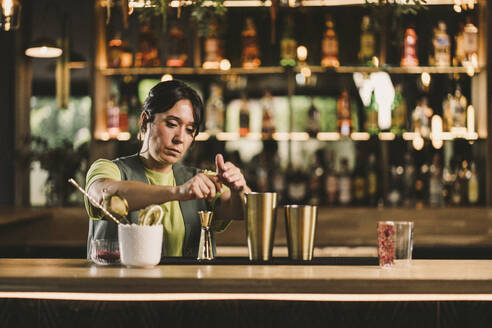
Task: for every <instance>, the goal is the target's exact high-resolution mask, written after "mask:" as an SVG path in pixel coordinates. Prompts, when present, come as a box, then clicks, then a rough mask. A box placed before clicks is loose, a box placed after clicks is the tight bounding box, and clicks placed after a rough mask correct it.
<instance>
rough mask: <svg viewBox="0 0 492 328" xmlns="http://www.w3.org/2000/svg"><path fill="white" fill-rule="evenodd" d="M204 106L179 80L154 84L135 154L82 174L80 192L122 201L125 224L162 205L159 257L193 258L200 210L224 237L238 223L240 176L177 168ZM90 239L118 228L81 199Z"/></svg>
mask: <svg viewBox="0 0 492 328" xmlns="http://www.w3.org/2000/svg"><path fill="white" fill-rule="evenodd" d="M202 121H203V102H202V100H201V99H200V96H199V95H198V94H197V93H196V91H195V90H193V89H192V88H190V87H189V86H187V85H186V84H185V83H183V82H181V81H177V80H172V81H166V82H160V83H158V84H157V85H156V86H154V87H153V88H152V89H151V90H150V92H149V95H148V97H147V99H146V100H145V102H144V104H143V108H142V113H141V115H140V122H141V126H140V140H141V147H140V150H139V152H138V153H137V154H135V155H131V156H128V157H122V158H117V159H115V160H113V161H109V160H105V159H99V160H97V161H95V162H94V163H93V164H92V166H91V167H90V169H89V171H88V172H87V177H86V191H87V192H88V193H89V195H91V196H92V197H93V198H94V200H95V201H97V202H99V203H101V202H102V201H103V200H104V199H105V198H106V197H109V196H111V195H119V196H121V197H123V198H125V199H126V200H127V202H128V208H129V215H128V218H129V219H130V221H131V222H133V223H135V222H137V220H138V211H139V210H140V209H143V208H145V207H146V206H148V205H151V204H160V205H161V207H162V209H163V212H164V217H163V221H162V222H163V228H164V229H163V230H164V236H163V237H164V239H163V240H164V242H163V256H193V257H195V256H196V255H197V254H198V243H199V239H200V229H201V225H200V219H199V217H198V213H197V212H198V211H202V210H213V211H214V218H213V227H212V228H213V230H214V231H222V230H224V229H225V228H226V226H227V225H228V223H229V222H230V220H231V219H242V218H243V213H242V193H244V192H249V191H250V188H249V187H248V186H247V184H246V180H245V179H244V176H243V174H242V173H241V170H240V169H239V168H238V167H236V166H235V165H234V164H232V163H231V162H224V158H223V157H222V155H221V154H217V155H216V157H215V165H216V172H211V171H202V170H199V169H195V168H190V167H186V166H184V165H183V164H181V163H180V162H179V161H180V160H181V159H182V158H183V157H184V156H185V154H186V152H187V150H188V148H189V147H190V146H191V144H192V143H193V142H194V140H195V137H196V135H197V134H198V129H199V126H200V125H201V123H202ZM85 204H86V209H87V213H88V214H89V217H90V220H89V236H88V245H87V256H88V257H90V252H91V249H90V248H91V240H93V239H114V240H117V238H118V229H117V225H116V224H115V223H114V222H112V221H110V220H105V219H103V215H102V214H101V213H100V212H99V211H98V209H97V208H96V207H94V206H93V205H92V204H91V203H90V202H89V201H88V200H87V199H86V200H85Z"/></svg>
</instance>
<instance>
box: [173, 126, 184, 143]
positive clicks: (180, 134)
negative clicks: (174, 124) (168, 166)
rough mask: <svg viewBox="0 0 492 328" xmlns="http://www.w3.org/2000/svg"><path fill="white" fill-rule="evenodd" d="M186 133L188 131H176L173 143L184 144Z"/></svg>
mask: <svg viewBox="0 0 492 328" xmlns="http://www.w3.org/2000/svg"><path fill="white" fill-rule="evenodd" d="M185 133H186V131H185V130H184V129H176V133H175V134H174V138H173V142H174V143H175V144H180V143H183V142H184V135H185Z"/></svg>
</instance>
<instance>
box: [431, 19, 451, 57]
mask: <svg viewBox="0 0 492 328" xmlns="http://www.w3.org/2000/svg"><path fill="white" fill-rule="evenodd" d="M432 44H433V46H434V61H435V63H434V64H435V66H449V65H450V64H451V42H450V41H449V35H448V33H446V23H444V22H443V21H439V23H438V24H437V29H436V30H434V38H433V40H432Z"/></svg>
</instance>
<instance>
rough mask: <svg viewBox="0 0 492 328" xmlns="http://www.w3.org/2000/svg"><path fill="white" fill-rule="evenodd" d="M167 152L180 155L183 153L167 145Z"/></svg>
mask: <svg viewBox="0 0 492 328" xmlns="http://www.w3.org/2000/svg"><path fill="white" fill-rule="evenodd" d="M166 152H168V153H171V154H172V155H179V154H181V152H180V151H179V150H177V149H174V148H167V147H166Z"/></svg>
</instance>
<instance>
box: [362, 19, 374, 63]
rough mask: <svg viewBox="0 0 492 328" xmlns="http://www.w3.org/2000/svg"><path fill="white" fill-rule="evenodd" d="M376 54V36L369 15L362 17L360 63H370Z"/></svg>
mask: <svg viewBox="0 0 492 328" xmlns="http://www.w3.org/2000/svg"><path fill="white" fill-rule="evenodd" d="M375 54H376V36H375V34H374V31H373V30H372V26H371V19H370V18H369V16H364V17H362V24H361V36H360V51H359V60H360V62H361V63H362V64H365V65H371V63H372V57H374V56H375Z"/></svg>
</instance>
